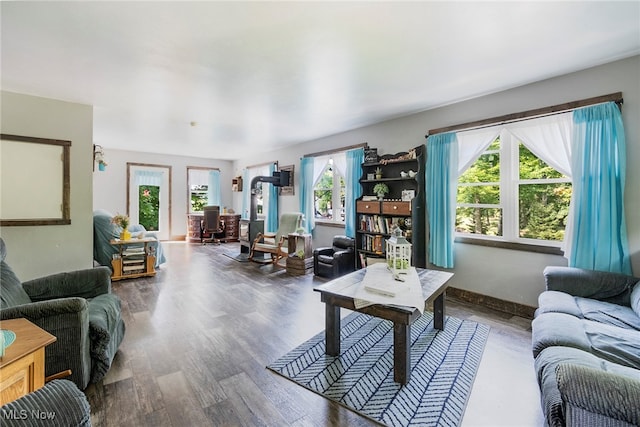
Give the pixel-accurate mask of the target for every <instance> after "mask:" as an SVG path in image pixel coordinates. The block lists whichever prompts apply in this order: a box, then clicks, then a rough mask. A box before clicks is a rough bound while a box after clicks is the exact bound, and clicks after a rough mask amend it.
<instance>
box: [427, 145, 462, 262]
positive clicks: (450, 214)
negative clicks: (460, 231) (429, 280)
mask: <svg viewBox="0 0 640 427" xmlns="http://www.w3.org/2000/svg"><path fill="white" fill-rule="evenodd" d="M426 151H427V167H426V172H425V178H426V191H427V211H428V213H429V262H430V263H432V264H434V265H437V266H439V267H444V268H453V241H454V237H455V220H456V194H457V187H458V140H457V138H456V134H455V133H441V134H437V135H432V136H430V137H429V138H428V139H427V146H426Z"/></svg>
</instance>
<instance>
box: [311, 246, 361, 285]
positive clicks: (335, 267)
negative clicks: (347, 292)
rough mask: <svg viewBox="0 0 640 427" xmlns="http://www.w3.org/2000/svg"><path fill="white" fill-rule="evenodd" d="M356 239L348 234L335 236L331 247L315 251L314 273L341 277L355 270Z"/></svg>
mask: <svg viewBox="0 0 640 427" xmlns="http://www.w3.org/2000/svg"><path fill="white" fill-rule="evenodd" d="M355 268H356V264H355V240H354V239H353V238H352V237H347V236H335V237H334V238H333V242H332V245H331V247H326V248H317V249H315V250H314V251H313V274H315V275H316V276H322V277H329V278H333V277H339V276H343V275H345V274H347V273H350V272H352V271H354V270H355Z"/></svg>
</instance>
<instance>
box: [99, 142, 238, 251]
mask: <svg viewBox="0 0 640 427" xmlns="http://www.w3.org/2000/svg"><path fill="white" fill-rule="evenodd" d="M98 144H99V142H98ZM104 153H105V161H106V162H107V167H106V170H105V171H104V172H99V171H98V170H97V168H96V171H95V172H94V173H93V209H94V210H96V209H104V210H107V211H109V212H112V213H126V212H127V162H129V163H144V164H153V165H162V166H171V239H179V238H183V237H184V236H185V234H186V233H187V166H203V167H210V168H218V169H220V187H221V190H222V195H221V201H222V206H228V207H232V196H231V179H232V178H233V176H234V175H233V174H232V173H231V171H232V162H230V161H227V160H212V159H203V158H198V157H186V156H170V155H164V154H154V153H142V152H137V151H124V150H112V149H109V148H108V147H104ZM238 212H239V211H238Z"/></svg>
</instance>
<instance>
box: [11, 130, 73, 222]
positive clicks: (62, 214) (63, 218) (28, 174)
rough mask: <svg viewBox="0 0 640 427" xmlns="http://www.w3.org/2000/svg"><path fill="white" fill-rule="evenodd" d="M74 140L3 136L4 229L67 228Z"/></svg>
mask: <svg viewBox="0 0 640 427" xmlns="http://www.w3.org/2000/svg"><path fill="white" fill-rule="evenodd" d="M70 157H71V141H65V140H59V139H47V138H35V137H29V136H20V135H8V134H0V226H2V227H8V226H26V225H67V224H71V214H70V210H71V209H70V198H69V193H70V187H71V185H70Z"/></svg>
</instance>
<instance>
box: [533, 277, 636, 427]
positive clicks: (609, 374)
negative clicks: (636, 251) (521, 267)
mask: <svg viewBox="0 0 640 427" xmlns="http://www.w3.org/2000/svg"><path fill="white" fill-rule="evenodd" d="M544 277H545V281H546V288H547V290H546V291H545V292H543V293H542V294H541V295H540V297H539V299H538V306H539V308H538V309H537V311H536V315H535V318H534V320H533V324H532V345H533V355H534V357H535V369H536V373H537V378H538V384H539V386H540V392H541V399H542V409H543V411H544V415H545V420H546V423H547V425H549V426H638V425H640V279H639V278H637V277H632V276H626V275H622V274H616V273H608V272H601V271H592V270H583V269H577V268H570V267H547V268H546V269H545V271H544Z"/></svg>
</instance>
